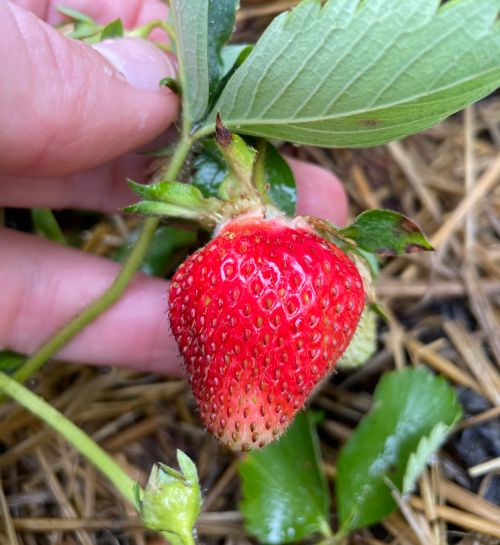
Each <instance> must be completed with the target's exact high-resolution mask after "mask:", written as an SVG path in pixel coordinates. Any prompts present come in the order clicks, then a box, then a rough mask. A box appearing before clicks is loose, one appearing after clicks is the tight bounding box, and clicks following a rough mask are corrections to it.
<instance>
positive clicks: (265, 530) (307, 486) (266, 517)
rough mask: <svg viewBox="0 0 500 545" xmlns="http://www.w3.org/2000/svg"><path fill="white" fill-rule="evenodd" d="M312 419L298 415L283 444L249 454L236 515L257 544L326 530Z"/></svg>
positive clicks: (324, 494) (242, 469) (325, 507)
mask: <svg viewBox="0 0 500 545" xmlns="http://www.w3.org/2000/svg"><path fill="white" fill-rule="evenodd" d="M320 463H321V459H320V453H319V445H318V438H317V435H316V429H315V427H314V425H313V422H312V417H311V415H309V414H307V413H300V414H298V415H297V417H296V419H295V421H294V423H293V424H292V425H291V426H290V429H289V430H288V431H287V432H286V434H285V435H284V436H283V438H282V439H280V440H279V441H278V442H276V443H273V444H271V445H269V446H267V447H265V448H264V449H262V450H260V451H254V452H252V453H250V454H248V455H247V456H246V457H245V458H244V460H243V461H242V463H241V464H240V466H239V472H240V476H241V478H242V479H243V500H242V502H241V504H240V511H241V512H242V513H243V515H244V517H245V526H246V529H247V531H248V532H249V533H251V534H252V535H254V536H256V537H257V539H259V541H260V542H262V543H291V542H294V541H298V540H301V539H303V538H306V537H308V536H309V535H311V534H313V533H316V532H319V531H321V530H322V529H324V527H325V525H326V517H327V514H328V504H329V497H328V488H327V485H326V481H325V477H324V475H323V473H322V471H321V469H320Z"/></svg>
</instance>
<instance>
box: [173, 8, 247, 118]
mask: <svg viewBox="0 0 500 545" xmlns="http://www.w3.org/2000/svg"><path fill="white" fill-rule="evenodd" d="M238 5H239V2H238V0H209V1H208V2H207V1H206V0H190V1H189V2H186V1H184V0H171V2H170V9H171V13H172V16H173V21H174V27H175V34H176V44H175V46H176V52H177V58H178V60H179V77H180V78H179V79H180V83H181V88H182V95H183V107H184V118H185V120H186V122H187V123H188V124H192V123H193V122H196V121H198V120H200V119H201V118H203V117H204V116H205V114H206V112H207V109H208V107H209V103H210V97H211V96H213V95H214V93H215V92H216V91H217V89H218V87H219V82H220V79H221V78H222V76H223V73H222V71H223V59H222V57H221V49H222V47H223V46H224V44H225V43H226V42H227V40H228V39H229V37H230V36H231V33H232V31H233V27H234V22H235V16H236V9H237V8H238Z"/></svg>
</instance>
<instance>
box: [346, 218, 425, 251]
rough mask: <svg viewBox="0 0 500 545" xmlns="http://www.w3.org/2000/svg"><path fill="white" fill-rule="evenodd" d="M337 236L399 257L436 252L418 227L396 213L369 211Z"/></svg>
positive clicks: (362, 246)
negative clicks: (429, 251) (430, 251)
mask: <svg viewBox="0 0 500 545" xmlns="http://www.w3.org/2000/svg"><path fill="white" fill-rule="evenodd" d="M337 233H338V234H339V235H340V236H341V237H344V238H347V239H348V240H350V241H352V242H353V243H354V244H355V245H356V246H358V247H359V248H361V249H362V250H365V251H367V252H371V253H375V254H378V255H381V256H398V255H404V254H411V253H415V252H424V251H428V250H433V249H434V248H433V247H432V245H431V243H430V242H429V241H428V240H427V238H426V237H425V235H424V234H423V233H422V231H421V230H420V228H419V227H418V225H417V224H416V223H415V222H414V221H413V220H411V219H410V218H407V217H406V216H403V215H402V214H399V213H398V212H394V211H393V210H367V211H366V212H362V213H361V214H360V215H359V216H358V217H357V218H356V219H355V220H354V222H353V223H352V224H351V225H349V226H348V227H345V228H343V229H337Z"/></svg>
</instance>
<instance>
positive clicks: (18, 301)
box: [0, 0, 347, 375]
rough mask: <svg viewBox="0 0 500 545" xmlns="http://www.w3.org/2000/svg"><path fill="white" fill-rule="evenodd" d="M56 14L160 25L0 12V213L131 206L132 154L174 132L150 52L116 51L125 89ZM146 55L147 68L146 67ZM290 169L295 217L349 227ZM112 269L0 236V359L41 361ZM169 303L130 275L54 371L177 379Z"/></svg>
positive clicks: (301, 171)
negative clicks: (40, 352) (87, 368)
mask: <svg viewBox="0 0 500 545" xmlns="http://www.w3.org/2000/svg"><path fill="white" fill-rule="evenodd" d="M60 3H62V4H64V5H65V6H70V7H73V8H74V9H77V10H79V11H82V12H84V13H87V14H89V15H90V16H92V17H93V18H94V19H96V20H97V21H98V22H101V23H105V22H108V21H111V20H113V19H115V18H117V17H121V18H122V20H123V21H124V24H125V26H126V28H134V27H136V26H139V25H142V24H144V23H146V22H148V21H150V20H154V19H161V18H163V19H164V18H165V17H166V15H167V12H166V6H165V4H164V3H163V2H161V1H160V0H128V1H123V0H102V1H99V2H97V1H95V0H65V1H64V2H52V1H48V0H16V1H13V2H6V1H5V0H0V64H1V65H2V78H1V80H0V105H1V107H0V150H1V151H0V207H1V206H8V207H23V208H30V207H49V208H54V209H60V208H81V209H88V210H99V211H105V212H110V211H117V210H118V209H119V208H120V207H122V206H124V205H126V204H129V203H131V202H132V201H133V200H134V199H135V198H134V196H133V194H132V193H131V192H130V191H129V189H128V188H127V185H126V183H125V177H127V176H128V177H131V178H134V179H138V180H141V181H145V176H144V169H145V168H146V167H147V160H146V159H145V158H144V157H143V156H140V155H138V154H137V153H134V150H137V149H138V148H140V147H141V146H143V145H145V144H147V143H148V142H151V141H152V140H154V139H155V138H156V137H158V136H159V135H161V134H162V133H164V131H165V130H166V129H167V128H168V127H169V126H170V125H172V124H173V123H174V122H175V120H176V119H177V116H178V109H179V101H178V98H177V97H176V96H175V95H174V94H173V93H171V92H170V91H169V90H167V89H161V90H159V89H157V88H156V82H157V81H159V79H161V77H164V76H167V75H170V76H174V75H175V72H174V71H175V67H174V64H173V63H172V61H171V60H169V59H168V57H166V56H165V55H163V53H160V52H159V50H158V51H156V50H155V48H154V46H150V45H148V44H146V45H144V44H139V45H138V46H136V44H134V43H133V44H131V45H130V44H128V45H127V44H125V45H123V44H122V45H120V46H119V47H120V48H121V49H120V51H121V55H122V56H124V58H125V59H126V60H127V62H128V64H127V65H126V66H125V65H124V69H123V71H122V72H124V73H125V76H126V79H127V80H128V83H127V82H126V81H124V77H123V76H122V75H121V74H120V73H119V72H117V71H116V70H115V68H114V67H113V66H111V64H110V63H109V62H108V60H106V58H104V56H103V55H102V54H100V53H99V52H98V51H96V50H95V49H93V48H92V47H90V46H88V45H86V44H83V43H80V42H76V41H72V40H69V39H67V38H64V37H62V36H61V35H60V34H59V33H58V32H57V31H56V30H54V29H53V28H51V27H50V26H49V25H47V24H45V23H43V22H42V20H44V21H47V22H48V23H51V24H53V23H56V22H59V21H60V20H61V18H60V16H59V15H58V14H57V13H56V12H55V10H54V7H53V6H54V5H56V4H60ZM155 37H157V39H162V38H163V37H162V36H161V34H160V33H158V34H157V36H155ZM110 51H111V52H113V45H111V46H110ZM151 51H152V52H151ZM157 55H161V58H160V57H157ZM144 56H151V59H152V60H151V64H150V66H147V67H146V68H144V63H143V60H142V59H143V58H144ZM107 58H109V57H107ZM137 58H139V60H138V61H137V60H136V59H137ZM135 62H138V63H140V64H137V67H136V65H135V64H134V63H135ZM113 64H114V65H115V66H116V64H115V63H113ZM158 74H160V76H159V77H158ZM6 105H7V106H6ZM289 162H290V165H291V167H292V169H293V171H294V174H295V177H296V179H297V186H298V206H297V208H298V212H299V213H302V214H307V215H314V216H318V217H324V218H327V219H329V220H331V221H332V222H334V223H335V224H337V225H340V224H343V223H345V221H346V218H347V200H346V196H345V193H344V190H343V189H342V187H341V185H340V182H339V181H338V179H337V178H336V177H335V176H334V175H333V174H331V173H329V172H327V171H326V170H324V169H322V168H320V167H318V166H315V165H311V164H308V163H304V162H301V161H297V160H295V159H289ZM118 268H119V266H118V265H117V264H116V263H113V262H111V261H109V260H107V259H105V258H102V257H97V256H93V255H89V254H86V253H84V252H80V251H78V250H75V249H71V248H67V247H64V246H62V245H58V244H55V243H52V242H49V241H46V240H43V239H41V238H39V237H35V236H33V235H27V234H24V233H20V232H16V231H14V230H11V229H0V286H1V289H0V308H1V312H0V349H10V350H15V351H18V352H21V353H24V354H32V353H33V352H35V351H36V350H37V348H38V347H39V346H40V345H41V344H42V343H43V342H45V341H46V340H47V339H48V338H50V337H51V336H52V335H53V334H54V332H55V331H57V330H58V329H59V328H60V327H61V326H63V325H64V324H65V323H67V322H68V321H69V320H70V319H71V318H72V317H73V316H74V315H75V314H77V313H78V312H80V311H82V310H83V309H84V308H85V307H86V306H87V305H88V304H89V303H90V302H92V301H93V300H95V299H96V298H98V297H99V296H100V295H102V293H103V292H104V291H105V290H106V288H108V287H109V285H110V284H111V283H112V281H113V279H114V277H115V276H116V274H117V271H118ZM167 291H168V282H167V281H165V280H162V279H159V278H152V277H149V276H146V275H144V274H137V275H136V277H135V278H134V280H133V281H132V283H131V284H130V285H129V287H128V288H127V290H126V292H125V294H124V295H123V297H122V298H121V299H120V300H119V301H118V302H117V303H116V304H115V305H114V306H112V307H111V308H110V309H108V310H107V311H106V312H105V313H104V314H102V315H101V316H100V317H99V318H98V319H97V320H95V321H94V322H93V323H92V324H91V325H89V326H88V327H87V328H86V329H84V330H83V331H82V332H80V333H79V334H78V336H77V337H76V338H74V339H73V340H72V341H71V342H70V343H69V344H68V345H66V346H65V347H64V348H63V349H62V350H61V351H60V353H59V354H58V356H57V357H58V359H63V360H65V361H73V362H83V363H91V364H96V365H117V366H122V367H129V368H134V369H139V370H142V371H161V372H165V373H168V374H173V375H179V374H181V372H182V371H181V365H180V358H179V354H178V350H177V347H176V345H175V341H174V339H173V337H172V335H171V333H170V330H169V326H168V320H167V318H166V316H165V313H166V309H167V305H168V302H167Z"/></svg>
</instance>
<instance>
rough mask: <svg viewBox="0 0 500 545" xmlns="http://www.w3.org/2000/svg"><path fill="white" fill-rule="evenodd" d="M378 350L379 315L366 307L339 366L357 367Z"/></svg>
mask: <svg viewBox="0 0 500 545" xmlns="http://www.w3.org/2000/svg"><path fill="white" fill-rule="evenodd" d="M376 350H377V315H376V314H375V312H374V311H373V310H371V309H370V307H369V306H366V307H365V310H364V311H363V314H361V318H360V319H359V323H358V327H357V329H356V332H355V334H354V337H353V339H352V341H351V343H350V344H349V346H348V347H347V348H346V350H345V352H344V353H343V354H342V357H341V358H340V359H339V361H338V363H337V366H338V367H339V369H355V368H356V367H360V366H361V365H363V364H364V363H366V362H367V361H368V360H369V359H370V358H371V357H372V356H373V354H375V352H376Z"/></svg>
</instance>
